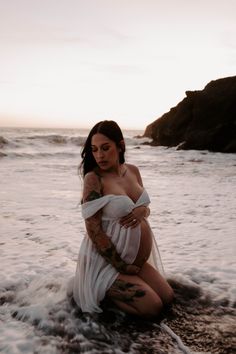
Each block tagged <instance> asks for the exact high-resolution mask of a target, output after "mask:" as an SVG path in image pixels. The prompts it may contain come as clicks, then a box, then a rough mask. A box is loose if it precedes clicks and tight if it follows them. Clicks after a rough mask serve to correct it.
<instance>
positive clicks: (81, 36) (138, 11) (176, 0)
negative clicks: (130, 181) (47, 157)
mask: <svg viewBox="0 0 236 354" xmlns="http://www.w3.org/2000/svg"><path fill="white" fill-rule="evenodd" d="M0 53H1V55H0V126H2V127H3V126H5V127H6V126H8V127H63V128H64V127H65V128H78V127H83V128H89V127H91V126H92V125H94V124H95V123H96V122H97V121H100V120H103V119H113V120H116V121H117V122H118V123H119V124H120V126H121V127H122V128H126V129H127V128H137V129H144V128H145V127H146V125H148V124H149V123H151V122H152V121H154V120H155V119H156V118H158V117H160V116H161V115H162V114H164V113H165V112H167V111H169V109H170V108H171V107H173V106H175V105H176V104H177V103H178V102H179V101H180V100H182V99H183V98H184V96H185V91H186V90H199V89H200V90H201V89H203V88H204V86H205V85H206V84H207V83H208V82H209V81H211V80H215V79H218V78H221V77H227V76H234V75H236V0H163V1H162V0H0Z"/></svg>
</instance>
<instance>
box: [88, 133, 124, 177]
mask: <svg viewBox="0 0 236 354" xmlns="http://www.w3.org/2000/svg"><path fill="white" fill-rule="evenodd" d="M91 148H92V153H93V157H94V158H95V161H96V162H97V164H98V166H99V167H100V168H101V169H102V170H109V169H111V168H113V167H116V166H117V165H118V164H119V148H118V147H117V146H116V143H115V142H114V141H113V140H111V139H109V138H107V137H106V136H105V135H103V134H100V133H97V134H94V135H93V137H92V140H91Z"/></svg>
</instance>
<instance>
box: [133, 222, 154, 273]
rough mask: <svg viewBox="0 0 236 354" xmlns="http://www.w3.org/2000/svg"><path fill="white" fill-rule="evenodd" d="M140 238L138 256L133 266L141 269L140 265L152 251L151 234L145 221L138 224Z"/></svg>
mask: <svg viewBox="0 0 236 354" xmlns="http://www.w3.org/2000/svg"><path fill="white" fill-rule="evenodd" d="M140 227H141V238H140V245H139V250H138V254H137V256H136V258H135V261H134V264H135V265H137V266H139V267H142V265H143V264H144V263H145V262H146V261H147V260H148V258H149V256H150V253H151V249H152V232H151V229H150V226H149V225H148V223H147V221H146V220H142V221H141V223H140Z"/></svg>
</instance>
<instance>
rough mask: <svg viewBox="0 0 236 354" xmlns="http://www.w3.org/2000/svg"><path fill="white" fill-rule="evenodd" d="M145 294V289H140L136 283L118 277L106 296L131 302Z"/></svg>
mask: <svg viewBox="0 0 236 354" xmlns="http://www.w3.org/2000/svg"><path fill="white" fill-rule="evenodd" d="M145 294H146V293H145V290H143V289H141V288H140V286H139V285H138V284H133V283H129V282H126V281H124V280H120V279H118V280H116V281H115V282H114V283H113V285H112V286H111V287H110V289H109V290H108V296H110V297H113V298H115V299H117V300H121V301H123V302H132V301H134V300H135V298H139V297H143V296H145Z"/></svg>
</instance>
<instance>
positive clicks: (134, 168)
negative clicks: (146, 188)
mask: <svg viewBox="0 0 236 354" xmlns="http://www.w3.org/2000/svg"><path fill="white" fill-rule="evenodd" d="M126 166H127V169H128V171H130V172H131V173H133V174H134V175H135V176H136V178H137V181H138V183H139V184H140V185H141V186H143V182H142V177H141V175H140V172H139V169H138V167H137V166H136V165H132V164H129V163H127V164H126Z"/></svg>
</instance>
